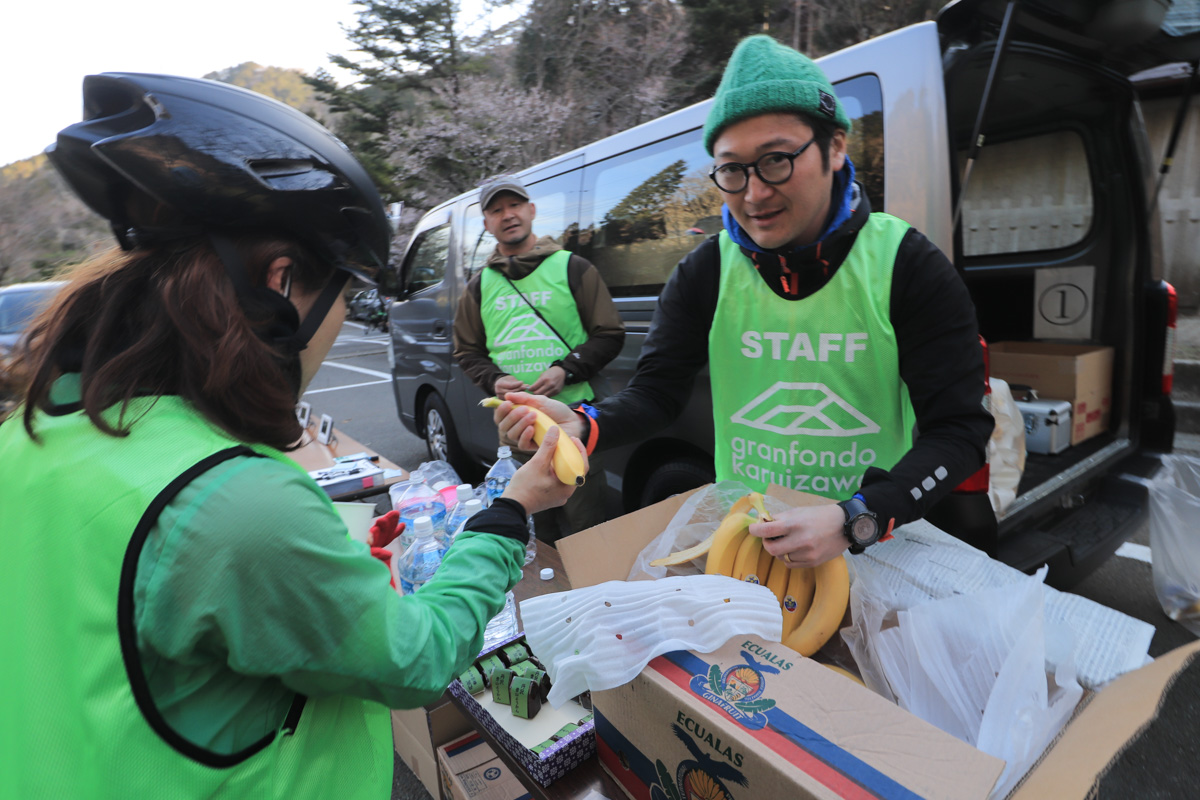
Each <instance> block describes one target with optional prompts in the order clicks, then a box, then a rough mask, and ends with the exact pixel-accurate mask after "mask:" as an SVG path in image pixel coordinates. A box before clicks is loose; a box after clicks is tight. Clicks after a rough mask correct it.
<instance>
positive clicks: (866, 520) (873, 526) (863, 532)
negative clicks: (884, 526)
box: [850, 515, 879, 544]
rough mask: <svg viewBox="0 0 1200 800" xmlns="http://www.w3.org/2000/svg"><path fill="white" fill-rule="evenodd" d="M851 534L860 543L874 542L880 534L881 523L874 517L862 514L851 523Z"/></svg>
mask: <svg viewBox="0 0 1200 800" xmlns="http://www.w3.org/2000/svg"><path fill="white" fill-rule="evenodd" d="M850 535H851V536H853V537H854V541H855V542H858V543H859V544H874V543H875V540H876V539H877V538H878V536H879V524H878V523H877V522H876V521H875V520H874V519H873V518H872V517H868V516H866V515H863V516H860V517H858V518H857V519H855V520H853V521H852V522H851V523H850Z"/></svg>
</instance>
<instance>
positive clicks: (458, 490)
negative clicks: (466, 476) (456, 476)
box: [454, 483, 475, 503]
mask: <svg viewBox="0 0 1200 800" xmlns="http://www.w3.org/2000/svg"><path fill="white" fill-rule="evenodd" d="M454 493H455V496H457V497H458V502H460V503H462V502H464V501H467V500H470V499H471V498H472V497H474V496H475V490H474V489H472V488H471V484H469V483H460V484H459V485H458V486H456V487H454Z"/></svg>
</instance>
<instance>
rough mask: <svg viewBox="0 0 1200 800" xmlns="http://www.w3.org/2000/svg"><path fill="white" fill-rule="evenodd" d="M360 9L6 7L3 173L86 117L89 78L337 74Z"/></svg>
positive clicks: (114, 0) (239, 4)
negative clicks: (270, 70) (268, 71)
mask: <svg viewBox="0 0 1200 800" xmlns="http://www.w3.org/2000/svg"><path fill="white" fill-rule="evenodd" d="M460 5H461V6H462V9H463V11H462V16H463V19H464V21H466V22H468V23H469V22H470V21H472V20H480V19H483V22H482V23H481V24H484V25H486V24H487V23H488V21H489V20H488V19H487V18H485V17H483V8H484V0H460ZM524 5H525V3H523V2H522V3H518V8H523V7H524ZM360 8H361V7H359V6H355V5H353V4H352V3H351V2H350V0H200V2H195V3H191V2H176V1H175V0H49V2H38V1H37V0H6V2H4V4H3V10H2V11H0V75H4V76H5V87H4V90H3V92H2V93H0V97H2V98H3V99H2V100H0V102H2V103H3V106H2V108H0V166H3V165H5V164H10V163H12V162H14V161H19V160H21V159H24V158H29V157H30V156H33V155H37V154H38V153H40V152H42V150H44V149H45V148H46V146H47V145H49V144H50V143H51V142H53V141H54V137H55V135H56V134H57V133H58V131H59V130H60V129H61V128H65V127H66V126H67V125H70V124H71V123H73V122H78V121H79V120H80V119H81V116H82V103H83V101H82V99H81V87H82V83H83V77H84V76H85V75H90V74H93V73H97V72H158V73H165V74H171V75H184V76H188V77H194V78H199V77H202V76H203V75H205V74H206V73H209V72H215V71H217V70H221V69H225V68H226V67H232V66H235V65H237V64H241V63H243V62H246V61H254V62H257V63H258V64H261V65H263V66H269V67H289V68H295V69H299V70H303V71H304V72H307V73H309V74H311V73H313V72H315V71H316V70H317V69H318V68H320V67H325V68H329V66H330V65H329V59H328V54H330V53H340V54H343V55H346V56H349V57H351V58H355V57H357V56H356V54H354V53H353V52H352V51H351V45H350V43H349V42H347V41H346V39H345V36H344V35H343V33H342V29H341V27H340V25H339V23H344V24H351V23H353V22H354V21H355V20H356V19H357V17H356V11H358V10H360ZM517 13H519V12H518V11H506V12H505V13H504V16H503V20H500V19H498V18H494V19H492V20H491V22H492V23H493V24H498V23H499V22H500V21H508V20H510V19H513V18H515V16H516V15H517Z"/></svg>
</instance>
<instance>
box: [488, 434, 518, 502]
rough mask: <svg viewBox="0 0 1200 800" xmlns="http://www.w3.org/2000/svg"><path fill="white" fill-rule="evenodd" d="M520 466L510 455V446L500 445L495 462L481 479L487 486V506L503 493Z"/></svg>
mask: <svg viewBox="0 0 1200 800" xmlns="http://www.w3.org/2000/svg"><path fill="white" fill-rule="evenodd" d="M520 468H521V465H520V464H518V463H517V460H516V459H515V458H513V457H512V448H510V447H508V446H506V445H502V446H501V447H500V449H499V450H497V451H496V463H495V464H492V468H491V469H489V470H488V471H487V475H486V476H485V477H484V479H483V484H484V486H486V487H487V498H488V505H489V506H490V505H491V504H492V501H494V500H495V499H496V498H497V497H499V496H500V495H502V494H504V490H505V489H507V488H508V482H509V481H510V480H512V476H513V475H516V474H517V470H518V469H520Z"/></svg>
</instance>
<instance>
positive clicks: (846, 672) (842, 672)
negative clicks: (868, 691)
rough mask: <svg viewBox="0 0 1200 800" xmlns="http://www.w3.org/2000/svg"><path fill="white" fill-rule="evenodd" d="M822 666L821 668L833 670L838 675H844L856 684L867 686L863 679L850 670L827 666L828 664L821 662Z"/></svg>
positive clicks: (833, 665)
mask: <svg viewBox="0 0 1200 800" xmlns="http://www.w3.org/2000/svg"><path fill="white" fill-rule="evenodd" d="M820 664H821V666H823V667H825V668H827V669H831V670H833V671H834V672H836V673H837V674H838V675H844V676H846V677H847V678H849V679H850V680H852V681H854V682H855V683H857V684H859V685H861V686H866V684H865V683H863V679H862V678H860V677H858V676H857V675H855V674H854V673H853V672H851V671H850V670H848V669H843V668H842V667H839V666H838V665H837V664H826V663H824V662H820Z"/></svg>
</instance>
